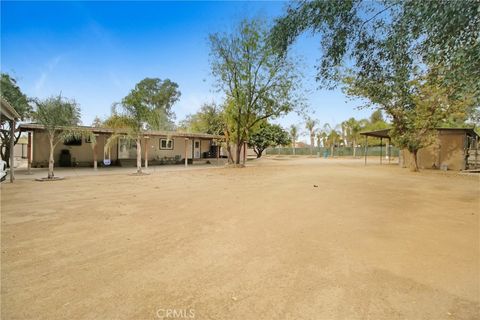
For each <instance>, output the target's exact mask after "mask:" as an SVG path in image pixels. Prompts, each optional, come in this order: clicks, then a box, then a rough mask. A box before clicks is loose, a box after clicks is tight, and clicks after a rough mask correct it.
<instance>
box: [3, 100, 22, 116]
mask: <svg viewBox="0 0 480 320" xmlns="http://www.w3.org/2000/svg"><path fill="white" fill-rule="evenodd" d="M0 100H1V106H2V107H1V108H0V113H1V115H2V117H6V118H8V119H9V120H18V119H20V115H19V114H18V112H17V111H15V109H14V108H13V107H12V106H11V105H10V103H9V102H8V101H7V100H5V98H4V97H0Z"/></svg>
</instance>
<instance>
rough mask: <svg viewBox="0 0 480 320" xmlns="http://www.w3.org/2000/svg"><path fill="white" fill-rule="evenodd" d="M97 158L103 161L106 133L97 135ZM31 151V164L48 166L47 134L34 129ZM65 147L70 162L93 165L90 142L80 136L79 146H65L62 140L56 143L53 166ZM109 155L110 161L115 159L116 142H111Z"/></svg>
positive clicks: (56, 163)
mask: <svg viewBox="0 0 480 320" xmlns="http://www.w3.org/2000/svg"><path fill="white" fill-rule="evenodd" d="M96 139H97V147H96V148H97V160H98V162H102V161H103V150H104V147H105V142H106V140H107V139H108V135H103V134H100V135H98V136H97V138H96ZM32 143H33V148H32V149H33V152H32V166H33V167H37V166H43V167H46V166H48V157H49V154H50V144H49V141H48V135H47V134H46V133H45V132H41V131H35V132H34V133H33V137H32ZM64 149H67V150H69V151H70V155H71V158H72V162H77V164H78V165H81V166H88V165H93V150H92V145H91V143H87V142H85V138H82V145H80V146H67V145H64V144H63V143H62V142H60V143H58V144H57V146H56V148H55V151H54V153H53V158H54V160H55V166H58V161H59V159H60V153H61V152H62V150H64ZM110 150H111V151H110V157H111V160H112V161H115V160H116V159H117V144H116V142H115V143H113V144H112V146H111V149H110Z"/></svg>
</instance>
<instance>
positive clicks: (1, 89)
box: [0, 73, 32, 166]
mask: <svg viewBox="0 0 480 320" xmlns="http://www.w3.org/2000/svg"><path fill="white" fill-rule="evenodd" d="M0 77H1V79H0V80H1V83H0V95H1V96H2V97H3V98H4V99H5V100H7V101H8V102H9V103H10V105H11V106H12V107H13V108H14V109H15V111H17V113H18V114H19V115H20V117H21V119H20V120H25V119H27V118H29V117H30V116H31V113H32V107H31V106H30V104H29V99H28V98H27V96H26V95H25V94H24V93H22V91H21V90H20V88H19V86H18V85H17V81H16V80H15V79H14V78H12V77H11V76H10V75H8V74H6V73H2V74H1V75H0ZM10 132H11V130H10V122H9V121H7V119H3V118H2V119H0V156H1V157H2V159H3V160H4V161H5V162H6V163H7V166H9V165H10V160H9V159H10V139H14V144H17V142H18V139H19V138H20V132H18V135H16V136H14V137H12V136H11V133H10Z"/></svg>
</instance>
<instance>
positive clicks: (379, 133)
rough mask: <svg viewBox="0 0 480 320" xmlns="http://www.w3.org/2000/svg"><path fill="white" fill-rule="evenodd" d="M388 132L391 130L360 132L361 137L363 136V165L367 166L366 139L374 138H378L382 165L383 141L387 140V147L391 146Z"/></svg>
mask: <svg viewBox="0 0 480 320" xmlns="http://www.w3.org/2000/svg"><path fill="white" fill-rule="evenodd" d="M390 130H391V129H382V130H374V131H366V132H360V134H361V135H364V136H365V165H366V164H367V154H368V137H375V138H380V164H382V157H383V154H382V149H383V139H387V140H388V146H390V145H391V141H392V139H391V137H390ZM390 149H391V148H390V147H388V148H387V156H388V163H390V158H391V157H390Z"/></svg>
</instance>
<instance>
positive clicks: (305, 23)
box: [271, 0, 480, 98]
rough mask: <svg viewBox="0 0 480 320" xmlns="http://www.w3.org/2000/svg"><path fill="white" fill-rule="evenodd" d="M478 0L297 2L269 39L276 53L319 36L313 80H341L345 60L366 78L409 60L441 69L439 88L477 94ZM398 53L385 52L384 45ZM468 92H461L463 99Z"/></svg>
mask: <svg viewBox="0 0 480 320" xmlns="http://www.w3.org/2000/svg"><path fill="white" fill-rule="evenodd" d="M478 8H479V3H478V1H471V0H457V1H432V0H430V1H416V0H405V1H382V2H379V1H362V0H351V1H323V0H314V1H301V2H294V3H291V4H290V5H289V7H288V8H287V10H286V13H285V15H284V16H283V17H281V18H279V19H277V20H276V24H275V26H274V28H273V30H272V34H271V39H272V42H273V43H274V45H275V47H276V48H277V49H278V50H279V52H281V53H285V52H287V50H288V48H289V46H290V45H291V44H292V43H293V42H294V41H295V40H296V39H297V38H298V37H299V36H300V35H301V34H302V33H304V32H306V31H312V32H313V33H314V34H316V35H319V36H320V37H321V47H322V50H321V52H322V53H323V55H322V56H321V59H320V64H319V66H318V74H317V79H318V80H319V81H320V83H321V84H322V85H323V86H327V87H328V86H336V85H337V84H339V83H341V82H342V78H343V76H344V74H343V73H344V71H345V67H346V66H347V61H348V62H349V64H348V65H350V66H351V67H352V68H353V69H355V70H356V72H355V73H356V74H359V73H361V74H363V77H364V78H369V77H371V75H372V74H375V73H376V72H377V71H378V68H380V67H382V63H383V61H385V58H386V59H387V60H389V61H397V62H399V63H400V62H402V63H405V62H408V61H410V62H411V61H415V62H416V63H415V64H416V65H420V64H421V65H423V67H424V68H423V70H424V71H425V73H428V71H429V69H430V68H431V67H432V66H436V67H439V66H441V70H440V72H441V73H442V74H444V75H445V78H444V79H443V80H444V81H443V85H450V86H451V85H454V86H455V87H457V88H459V89H460V88H461V91H462V92H466V93H471V92H476V93H477V96H476V97H475V98H478V94H479V92H480V83H479V81H478V78H479V75H480V71H479V70H480V59H479V58H480V56H479V55H480V53H479V50H478V45H479V40H478V39H479V35H480V29H479V28H478V25H480V13H479V10H478ZM389 43H393V44H396V46H397V47H398V48H399V50H398V51H391V52H390V53H388V54H386V53H385V52H384V51H383V47H384V46H388V45H389ZM468 95H469V94H467V96H468Z"/></svg>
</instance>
